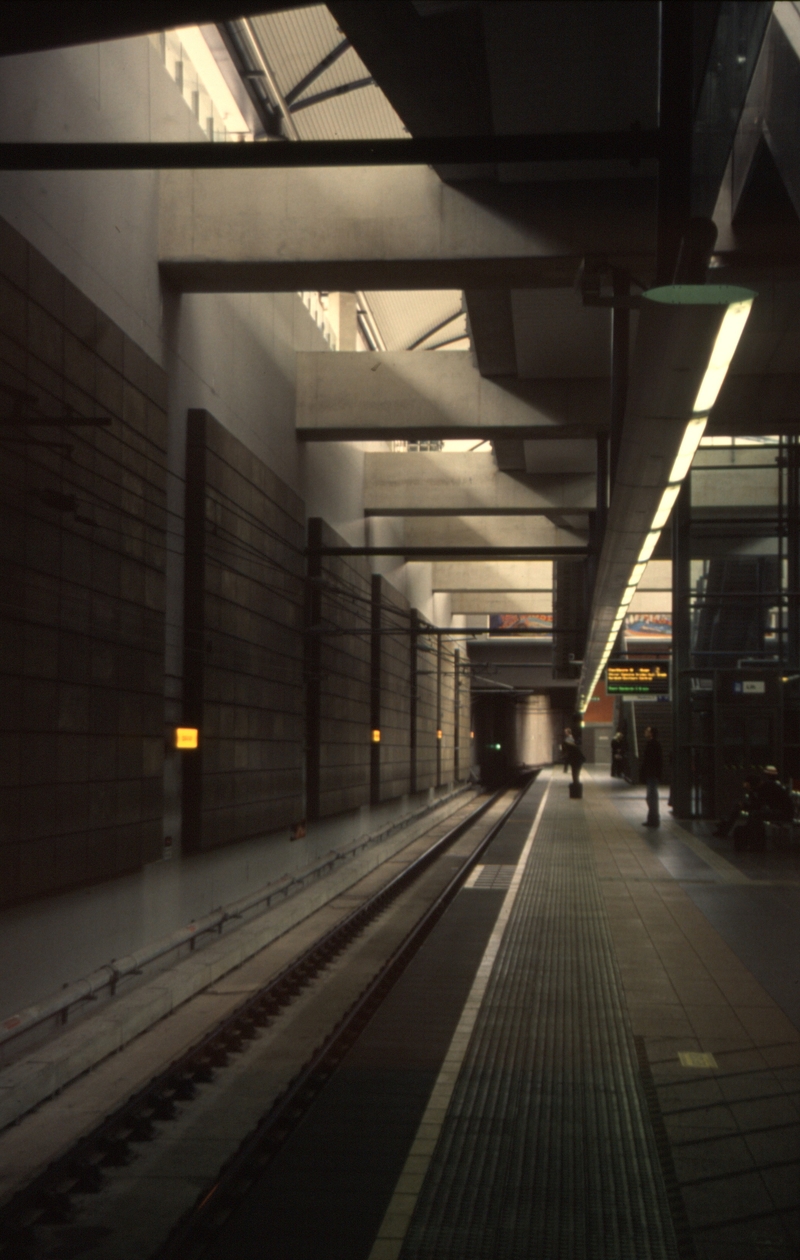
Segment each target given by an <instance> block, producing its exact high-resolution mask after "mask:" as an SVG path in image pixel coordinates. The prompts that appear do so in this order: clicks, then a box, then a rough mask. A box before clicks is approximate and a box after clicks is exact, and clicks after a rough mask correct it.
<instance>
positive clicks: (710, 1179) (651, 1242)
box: [203, 770, 800, 1260]
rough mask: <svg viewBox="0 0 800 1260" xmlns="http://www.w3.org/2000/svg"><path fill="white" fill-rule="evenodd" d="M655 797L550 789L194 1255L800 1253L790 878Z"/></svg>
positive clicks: (790, 873)
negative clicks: (714, 841)
mask: <svg viewBox="0 0 800 1260" xmlns="http://www.w3.org/2000/svg"><path fill="white" fill-rule="evenodd" d="M663 795H664V796H666V792H664V793H663ZM643 797H644V793H643V789H639V788H630V787H628V786H627V785H625V784H620V783H619V782H618V781H615V780H611V779H609V778H608V777H607V776H605V775H603V774H601V773H599V772H598V771H595V772H593V773H590V774H588V775H586V776H585V787H584V797H583V800H582V801H575V800H571V799H569V795H568V791H567V782H566V778H565V777H564V776H562V774H561V773H560V771H559V770H555V771H553V772H550V771H545V772H543V773H542V775H541V776H540V777H539V779H538V780H537V782H536V783H535V784H534V785H533V787H532V788H531V789H530V790H529V791H528V793H527V794H526V796H525V797H524V798H523V800H522V802H521V803H520V805H519V806H518V808H517V810H516V812H515V813H514V814H513V815H512V817H511V819H510V821H509V822H508V823H507V824H506V826H505V827H504V828H503V830H502V831H501V833H500V834H499V835H498V836H497V838H496V839H495V840H494V841H493V842H492V845H491V847H490V848H489V850H488V851H487V852H486V854H485V855H484V856H483V858H482V861H481V865H480V866H479V867H477V868H475V869H474V870H473V872H472V874H471V875H470V877H469V878H468V880H467V882H466V884H465V886H464V887H463V889H462V891H461V892H460V893H459V894H458V896H457V897H456V899H455V901H454V902H453V903H452V905H451V907H450V909H449V910H448V911H447V913H446V914H445V915H444V917H443V918H442V920H441V921H440V922H439V924H438V925H437V927H436V928H435V929H434V931H433V932H432V933H431V935H430V937H429V938H428V939H427V941H426V942H425V944H424V946H423V947H422V948H421V949H420V951H419V953H418V954H417V955H416V956H415V958H414V960H413V962H412V963H411V965H410V966H409V967H408V969H407V970H406V972H405V973H404V974H403V976H402V977H401V979H400V980H399V982H398V983H397V984H396V985H395V987H394V988H393V990H392V991H391V993H390V995H389V997H388V998H387V1000H386V1001H385V1002H384V1003H383V1005H382V1006H381V1008H380V1009H379V1010H378V1012H377V1014H376V1015H375V1016H374V1017H373V1018H372V1020H371V1022H370V1024H369V1025H368V1026H367V1028H366V1029H365V1031H364V1032H363V1033H362V1034H361V1036H360V1038H359V1039H358V1041H357V1042H356V1044H355V1045H354V1046H353V1048H352V1049H351V1050H350V1051H349V1053H348V1055H347V1057H346V1058H345V1060H344V1061H343V1063H342V1064H341V1066H340V1067H339V1069H338V1070H337V1071H336V1072H335V1073H334V1075H333V1077H332V1078H331V1080H330V1081H329V1082H328V1084H327V1086H326V1087H325V1089H324V1090H323V1092H322V1093H321V1095H320V1096H319V1097H318V1099H317V1100H316V1102H315V1103H314V1105H313V1106H312V1108H311V1109H310V1110H309V1112H308V1113H307V1114H306V1116H305V1117H304V1119H303V1121H302V1122H301V1123H300V1125H299V1126H298V1128H297V1129H296V1131H295V1132H294V1133H293V1134H292V1135H291V1137H290V1138H289V1140H288V1141H287V1142H286V1144H285V1145H284V1146H283V1148H282V1149H281V1151H280V1153H279V1154H278V1155H277V1156H276V1157H275V1158H274V1159H273V1160H272V1161H271V1162H270V1164H269V1166H268V1167H267V1168H266V1169H265V1170H264V1173H263V1175H262V1176H261V1177H260V1178H258V1179H257V1180H256V1181H255V1183H254V1184H253V1185H252V1186H251V1188H250V1190H249V1191H248V1193H247V1194H246V1195H245V1196H244V1198H243V1200H242V1202H241V1203H240V1205H239V1207H238V1209H237V1210H236V1211H234V1212H233V1213H232V1214H231V1215H230V1217H229V1219H228V1220H227V1223H226V1225H225V1227H224V1230H223V1231H222V1232H221V1233H220V1235H219V1237H218V1240H217V1244H216V1246H214V1247H212V1249H211V1251H210V1252H204V1253H203V1254H211V1255H214V1256H217V1255H219V1256H222V1255H230V1254H235V1255H237V1256H241V1257H243V1260H246V1258H247V1257H249V1256H256V1255H258V1256H259V1257H260V1258H263V1257H288V1256H291V1257H293V1260H300V1258H301V1257H302V1258H304V1257H312V1256H315V1257H319V1256H321V1255H325V1256H326V1257H327V1258H328V1260H334V1258H338V1257H348V1260H355V1258H356V1257H361V1256H363V1257H365V1260H366V1257H369V1260H412V1258H414V1260H429V1258H430V1260H433V1258H434V1257H437V1258H438V1257H442V1258H444V1257H447V1258H448V1260H461V1258H462V1257H463V1258H464V1260H466V1258H467V1257H470V1258H473V1257H475V1258H480V1260H490V1258H492V1260H494V1258H497V1257H503V1260H506V1258H509V1260H516V1258H517V1257H519V1258H520V1260H522V1257H525V1258H526V1260H527V1258H530V1257H536V1258H537V1260H540V1258H541V1260H551V1258H554V1257H562V1256H563V1257H570V1258H572V1260H578V1258H583V1257H586V1258H588V1257H593V1258H594V1257H596V1258H605V1257H608V1260H621V1258H623V1257H630V1258H631V1260H644V1258H645V1257H653V1258H659V1260H661V1258H664V1260H668V1258H673V1257H674V1258H679V1260H684V1258H686V1257H699V1258H701V1260H738V1258H739V1257H741V1258H742V1260H745V1258H747V1260H751V1258H753V1257H760V1256H765V1257H766V1256H770V1257H780V1258H781V1260H784V1258H785V1260H788V1258H789V1257H796V1256H797V1255H798V1254H800V1252H799V1251H798V1247H799V1246H800V1192H799V1190H798V1187H800V1030H799V1028H798V1023H800V1021H799V1020H798V988H797V966H796V964H797V957H798V951H797V943H798V942H797V931H798V927H797V924H798V920H799V918H800V916H798V913H797V912H798V910H799V909H800V881H799V880H798V870H797V864H796V862H794V860H793V859H792V858H791V855H788V857H787V865H786V866H785V867H784V868H778V869H777V870H776V868H775V865H774V862H773V863H772V865H771V866H768V868H766V869H765V870H763V871H759V869H757V868H755V867H754V866H753V863H752V858H750V859H748V860H749V861H750V869H749V870H746V869H743V868H742V863H739V864H738V865H737V864H736V863H734V861H733V860H729V859H728V858H726V857H725V856H724V855H723V854H722V853H720V852H718V851H715V850H714V849H712V848H711V847H710V846H709V845H708V844H706V842H705V841H704V840H702V839H700V838H698V837H697V836H696V835H693V834H692V833H691V832H690V831H689V830H685V829H684V828H682V827H680V826H679V825H678V824H676V823H674V822H673V821H672V820H671V819H669V818H668V816H667V817H665V818H664V819H663V825H662V828H661V829H660V830H659V831H658V832H650V831H647V830H645V828H643V827H642V826H641V822H642V821H643V819H644V816H645V806H644V799H643ZM662 809H663V810H664V813H666V801H664V802H663V805H662ZM792 933H794V935H792Z"/></svg>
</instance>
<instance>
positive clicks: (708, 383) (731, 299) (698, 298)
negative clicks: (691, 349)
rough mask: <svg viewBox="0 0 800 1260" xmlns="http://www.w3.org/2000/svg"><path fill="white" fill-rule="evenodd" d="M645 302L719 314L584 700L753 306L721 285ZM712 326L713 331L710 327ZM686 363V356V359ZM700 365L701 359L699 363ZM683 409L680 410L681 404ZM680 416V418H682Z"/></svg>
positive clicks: (670, 291)
mask: <svg viewBox="0 0 800 1260" xmlns="http://www.w3.org/2000/svg"><path fill="white" fill-rule="evenodd" d="M644 296H645V298H646V299H647V300H648V301H652V302H655V303H660V304H663V305H665V306H678V307H686V308H691V307H706V308H709V318H710V319H712V320H716V319H717V318H719V315H718V314H715V313H714V311H713V308H714V307H716V308H717V309H718V311H719V312H722V311H723V310H724V313H723V314H722V319H721V321H720V324H719V328H718V331H717V334H716V337H715V339H714V345H713V347H712V350H711V354H710V356H709V359H708V363H707V365H706V368H705V371H704V373H703V378H702V380H701V382H700V387H699V389H698V391H697V395H696V397H695V400H694V405H693V406H692V408H691V412H690V414H689V418H688V420H687V421H686V426H685V428H684V431H683V436H682V438H681V442H680V446H679V447H678V452H677V454H676V456H675V458H674V460H673V463H672V468H671V469H670V473H669V477H668V479H667V484H666V486H665V487H664V489H663V491H662V492H661V498H660V499H659V502H658V507H657V508H656V511H655V514H654V516H653V519H652V521H651V523H650V528H649V530H648V532H647V535H646V537H645V539H644V542H643V543H642V546H641V549H640V551H639V556H638V559H637V562H636V564H635V565H634V567H633V569H632V571H631V574H630V577H629V578H628V584H627V586H626V588H625V592H624V594H623V596H622V598H621V600H620V603H619V607H618V609H617V612H616V615H615V618H614V621H613V622H612V625H611V629H610V631H609V634H608V637H607V639H606V643H605V647H604V649H603V652H602V653H601V657H600V662H599V665H598V667H597V670H596V673H595V675H594V678H593V680H592V685H591V687H590V688H589V692H588V694H589V696H591V695H593V693H594V690H595V688H596V686H597V683H598V680H599V679H600V677H601V676H602V673H603V670H604V669H605V666H606V662H607V661H608V658H609V656H610V655H611V652H612V651H613V648H614V643H615V642H616V638H617V635H618V634H619V631H620V629H621V627H622V626H623V624H624V621H625V613H626V610H627V608H628V606H629V605H630V603H631V600H632V599H633V596H634V595H635V593H636V588H637V587H638V585H639V583H640V582H641V580H642V577H643V576H644V572H645V569H646V567H647V562H648V561H649V560H650V558H651V556H652V555H653V552H654V551H655V549H656V544H657V542H658V540H659V537H660V536H661V531H662V530H663V529H664V526H665V525H666V524H667V522H668V521H669V518H670V516H671V515H672V509H673V508H674V506H675V502H676V500H677V498H678V495H679V494H680V492H681V486H682V485H683V482H684V481H685V479H686V476H687V474H688V472H689V469H690V468H691V466H692V461H693V460H694V457H695V454H696V452H697V448H698V446H699V445H700V440H701V438H702V437H703V434H704V432H705V428H706V424H707V421H708V413H709V411H710V410H711V408H712V407H713V406H714V403H715V402H716V401H717V398H718V396H719V392H720V390H721V388H722V384H723V381H724V380H725V377H726V375H727V372H728V369H729V367H730V365H731V361H732V359H733V356H734V354H735V352H736V347H737V346H738V344H739V341H740V339H741V336H742V333H743V331H744V327H745V324H746V323H747V320H748V318H749V315H750V311H751V308H752V305H753V299H754V297H755V296H756V295H755V293H753V292H752V290H750V289H740V288H733V287H732V286H726V285H668V286H666V287H663V288H658V289H651V290H649V291H648V292H647V293H646V294H645V295H644ZM712 326H713V325H712ZM709 331H710V330H709ZM696 344H697V351H698V354H699V355H700V356H702V353H703V350H702V346H703V344H707V342H706V343H703V340H702V336H701V338H700V340H699V341H698V342H697V343H696ZM685 346H686V342H684V351H683V353H684V354H685V353H686V349H685ZM690 358H691V354H690ZM701 362H702V357H701ZM686 370H688V369H687V368H685V367H683V366H681V367H679V366H678V365H677V364H676V366H675V368H674V369H673V371H674V372H676V373H680V372H682V371H684V372H685V371H686ZM683 405H685V404H683ZM644 414H645V415H652V417H653V419H655V418H656V416H657V414H658V413H657V412H652V413H648V412H646V413H644ZM684 414H685V413H684ZM585 707H586V697H585V696H582V697H581V712H583V710H584V709H585Z"/></svg>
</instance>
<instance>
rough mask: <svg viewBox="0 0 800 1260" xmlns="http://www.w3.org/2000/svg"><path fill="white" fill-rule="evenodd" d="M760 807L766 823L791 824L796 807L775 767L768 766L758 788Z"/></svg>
mask: <svg viewBox="0 0 800 1260" xmlns="http://www.w3.org/2000/svg"><path fill="white" fill-rule="evenodd" d="M758 806H759V809H760V810H761V811H762V816H763V819H764V822H776V823H780V822H791V821H792V819H793V817H794V805H793V804H792V797H791V793H790V792H789V789H788V788H785V787H784V786H783V784H782V783H781V781H780V779H779V778H778V771H777V770H776V768H775V766H767V767H766V769H765V770H764V778H763V779H762V780H761V783H760V784H759V788H758Z"/></svg>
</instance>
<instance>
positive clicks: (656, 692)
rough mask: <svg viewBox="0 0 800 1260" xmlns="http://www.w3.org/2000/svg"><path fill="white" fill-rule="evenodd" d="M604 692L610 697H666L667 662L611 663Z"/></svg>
mask: <svg viewBox="0 0 800 1260" xmlns="http://www.w3.org/2000/svg"><path fill="white" fill-rule="evenodd" d="M606 691H607V693H608V694H609V695H610V696H668V695H669V661H611V662H609V664H608V665H607V666H606Z"/></svg>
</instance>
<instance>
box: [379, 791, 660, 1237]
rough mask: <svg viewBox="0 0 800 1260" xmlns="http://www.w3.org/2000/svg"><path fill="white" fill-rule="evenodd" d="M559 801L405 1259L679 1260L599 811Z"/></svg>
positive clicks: (513, 921) (542, 835)
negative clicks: (613, 920)
mask: <svg viewBox="0 0 800 1260" xmlns="http://www.w3.org/2000/svg"><path fill="white" fill-rule="evenodd" d="M560 797H561V793H559V792H558V791H557V790H556V791H551V797H550V801H549V802H548V806H547V808H546V811H545V814H544V817H543V818H542V821H541V824H540V827H539V832H538V835H537V838H536V841H535V843H534V846H533V849H532V851H531V855H530V859H529V862H528V866H527V869H526V871H525V873H524V876H523V879H522V883H521V886H520V889H519V894H518V896H517V900H516V903H515V905H514V908H513V910H512V914H511V918H510V920H509V924H508V928H507V930H506V934H505V937H504V939H503V942H502V944H501V947H500V951H499V953H498V956H497V960H496V963H495V968H494V973H493V975H492V978H491V981H490V985H489V989H488V991H487V995H486V999H485V1001H484V1003H483V1006H482V1008H481V1011H480V1014H479V1016H478V1021H477V1024H476V1027H475V1032H474V1035H473V1038H472V1041H471V1043H470V1047H469V1050H468V1052H467V1056H466V1059H465V1062H464V1065H463V1069H462V1071H461V1074H460V1077H459V1080H458V1083H457V1085H456V1089H455V1092H454V1094H453V1099H452V1103H451V1106H450V1109H449V1111H448V1114H447V1118H446V1120H445V1123H444V1127H443V1129H442V1133H441V1137H440V1139H439V1142H438V1145H437V1148H436V1151H435V1154H434V1157H433V1160H432V1162H431V1164H430V1167H429V1170H428V1174H427V1177H426V1178H425V1182H424V1184H423V1186H422V1189H421V1193H420V1196H419V1199H418V1203H417V1209H416V1212H415V1215H414V1217H413V1219H412V1221H411V1225H410V1227H409V1230H408V1233H407V1235H406V1239H405V1243H404V1246H403V1250H402V1256H403V1258H404V1260H434V1258H436V1260H438V1258H439V1257H441V1258H444V1257H447V1260H462V1258H463V1260H467V1258H468V1257H469V1258H472V1257H476V1258H478V1257H480V1260H494V1258H496V1257H500V1256H502V1257H503V1260H517V1258H519V1260H523V1258H524V1260H533V1258H535V1260H550V1258H551V1257H561V1256H564V1257H570V1260H590V1258H591V1260H628V1258H630V1260H675V1258H676V1257H677V1256H678V1248H677V1245H676V1238H675V1232H674V1228H673V1223H672V1218H671V1215H670V1209H669V1203H668V1198H667V1194H666V1191H665V1188H664V1184H663V1180H662V1175H661V1169H660V1164H659V1158H658V1152H657V1148H656V1143H655V1140H654V1136H653V1132H652V1129H651V1124H650V1119H649V1115H648V1108H647V1102H646V1098H645V1095H644V1091H643V1087H642V1082H641V1077H640V1074H639V1071H638V1065H637V1058H636V1051H635V1047H634V1042H633V1036H632V1033H631V1029H630V1025H629V1021H628V1018H627V1013H626V1010H625V1006H624V999H623V993H622V985H621V981H620V978H619V974H618V970H617V966H616V962H615V959H614V953H613V946H612V941H611V936H610V932H609V927H608V922H607V918H606V913H605V908H604V905H603V902H602V899H601V894H600V889H599V885H598V882H597V876H596V873H595V867H594V862H593V859H592V854H591V849H590V842H589V835H588V828H587V826H586V823H585V821H584V814H583V811H584V808H585V803H579V802H574V801H569V800H566V799H565V800H561V799H560ZM564 797H566V793H564Z"/></svg>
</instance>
